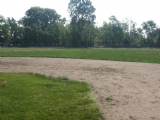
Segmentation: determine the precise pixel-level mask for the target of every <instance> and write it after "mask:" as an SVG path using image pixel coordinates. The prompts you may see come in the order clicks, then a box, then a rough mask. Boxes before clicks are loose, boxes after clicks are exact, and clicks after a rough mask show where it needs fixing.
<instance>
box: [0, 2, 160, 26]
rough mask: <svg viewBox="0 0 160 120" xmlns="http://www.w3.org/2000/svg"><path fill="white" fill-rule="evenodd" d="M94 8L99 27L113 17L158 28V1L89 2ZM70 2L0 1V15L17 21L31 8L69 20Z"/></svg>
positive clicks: (159, 8) (159, 4) (159, 10)
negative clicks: (52, 11)
mask: <svg viewBox="0 0 160 120" xmlns="http://www.w3.org/2000/svg"><path fill="white" fill-rule="evenodd" d="M91 1H92V4H93V6H94V7H95V8H96V12H95V13H96V22H97V25H98V26H101V25H102V24H103V22H104V21H106V22H109V20H108V19H109V17H110V16H111V15H115V16H116V18H117V19H118V20H119V21H122V20H123V19H125V18H126V17H127V18H130V19H132V20H134V21H135V22H136V23H137V25H138V26H140V25H141V23H142V22H144V21H147V20H154V21H155V22H156V23H157V25H158V26H160V0H91ZM69 2H70V0H1V2H0V4H1V6H0V14H1V15H3V16H4V17H5V18H7V17H13V18H15V19H16V20H19V19H20V18H22V17H23V16H24V15H25V12H26V11H27V10H28V9H29V8H31V7H33V6H40V7H43V8H51V9H55V10H56V11H57V13H58V14H60V15H61V16H62V17H66V18H67V20H70V17H69V13H68V11H67V8H68V3H69Z"/></svg>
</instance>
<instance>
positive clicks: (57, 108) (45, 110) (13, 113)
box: [0, 73, 102, 120]
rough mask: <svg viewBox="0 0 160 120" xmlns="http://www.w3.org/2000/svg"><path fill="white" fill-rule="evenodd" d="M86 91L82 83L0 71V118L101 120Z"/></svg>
mask: <svg viewBox="0 0 160 120" xmlns="http://www.w3.org/2000/svg"><path fill="white" fill-rule="evenodd" d="M4 78H6V80H7V82H6V85H5V86H3V79H4ZM89 93H90V89H89V87H88V86H87V83H84V82H75V81H70V80H68V81H63V80H60V79H56V78H52V79H50V78H48V77H45V76H44V75H40V74H32V73H0V119H1V120H11V119H12V120H24V119H27V120H32V119H36V120H66V119H67V120H89V119H90V120H100V119H102V116H101V114H100V113H99V109H98V107H97V105H96V102H95V101H94V100H93V99H91V96H90V95H89Z"/></svg>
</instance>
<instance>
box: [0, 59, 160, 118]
mask: <svg viewBox="0 0 160 120" xmlns="http://www.w3.org/2000/svg"><path fill="white" fill-rule="evenodd" d="M0 72H34V73H41V74H46V75H51V76H55V77H58V76H66V77H68V78H70V79H76V80H79V81H84V82H87V83H88V84H89V85H90V87H91V88H92V92H93V94H94V96H95V99H96V101H97V102H98V104H99V106H100V112H101V113H102V114H103V116H104V117H105V119H106V120H160V64H151V63H136V62H116V61H103V60H83V59H63V58H34V57H33V58H23V57H20V58H19V57H15V58H13V57H0ZM107 97H111V98H112V100H111V101H110V102H108V101H107V100H106V98H107Z"/></svg>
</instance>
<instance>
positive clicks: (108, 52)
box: [0, 48, 160, 63]
mask: <svg viewBox="0 0 160 120" xmlns="http://www.w3.org/2000/svg"><path fill="white" fill-rule="evenodd" d="M0 57H52V58H76V59H78V58H80V59H96V60H112V61H131V62H145V63H160V49H149V48H148V49H147V48H146V49H122V48H120V49H118V48H114V49H112V48H108V49H94V48H89V49H55V48H0Z"/></svg>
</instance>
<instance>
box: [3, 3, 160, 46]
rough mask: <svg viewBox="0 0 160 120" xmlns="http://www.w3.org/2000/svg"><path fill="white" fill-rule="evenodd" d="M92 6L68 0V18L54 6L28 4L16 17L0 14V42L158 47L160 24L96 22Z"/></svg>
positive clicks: (159, 43) (147, 22) (149, 21)
mask: <svg viewBox="0 0 160 120" xmlns="http://www.w3.org/2000/svg"><path fill="white" fill-rule="evenodd" d="M95 10H96V9H95V8H94V6H93V5H92V2H91V1H90V0H70V3H69V5H68V12H69V13H70V17H71V21H70V22H69V23H68V22H67V20H66V18H62V17H61V15H59V14H58V13H57V12H56V11H55V10H54V9H49V8H41V7H31V8H30V9H28V10H27V11H26V13H25V16H24V17H22V18H21V19H20V20H18V21H16V20H15V19H14V18H7V19H5V18H4V17H3V16H2V15H0V46H24V47H30V46H54V47H56V46H57V47H92V46H104V47H127V46H128V47H160V28H159V27H158V26H157V25H156V23H155V22H154V21H152V20H148V21H146V22H143V23H142V24H141V27H140V28H137V27H136V22H134V21H133V20H129V19H127V18H126V19H125V20H123V21H119V20H117V18H116V17H115V16H111V17H110V18H109V20H110V22H108V23H107V22H104V23H103V25H102V26H101V27H98V26H96V24H95V19H96V16H95Z"/></svg>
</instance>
